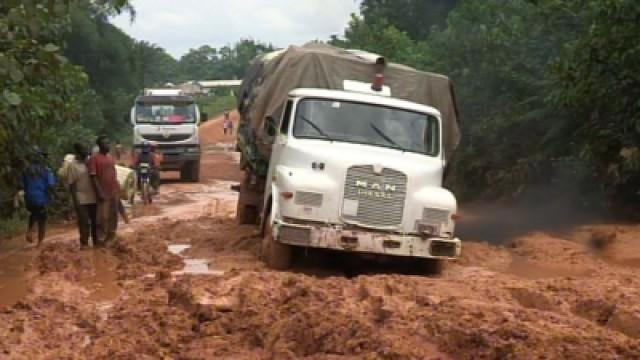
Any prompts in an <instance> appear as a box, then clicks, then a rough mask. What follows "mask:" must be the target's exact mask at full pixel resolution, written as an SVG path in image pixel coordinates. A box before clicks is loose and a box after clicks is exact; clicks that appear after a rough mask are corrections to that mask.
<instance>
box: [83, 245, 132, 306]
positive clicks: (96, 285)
mask: <svg viewBox="0 0 640 360" xmlns="http://www.w3.org/2000/svg"><path fill="white" fill-rule="evenodd" d="M89 259H90V261H91V263H92V265H93V268H94V274H93V275H92V276H90V277H88V278H85V279H82V280H81V281H80V284H81V285H82V286H83V287H85V288H86V289H87V290H89V292H90V294H89V300H92V301H96V302H103V301H104V302H109V301H113V300H115V299H116V298H117V297H118V296H120V294H121V292H122V290H121V289H120V286H118V274H117V272H116V268H117V262H118V260H117V259H116V258H115V257H113V256H112V255H108V254H106V253H103V252H98V251H91V253H90V254H89Z"/></svg>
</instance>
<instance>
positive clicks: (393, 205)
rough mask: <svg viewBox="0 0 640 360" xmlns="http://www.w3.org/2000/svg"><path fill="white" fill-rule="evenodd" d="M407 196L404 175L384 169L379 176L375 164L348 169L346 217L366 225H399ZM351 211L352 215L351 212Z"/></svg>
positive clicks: (344, 213)
mask: <svg viewBox="0 0 640 360" xmlns="http://www.w3.org/2000/svg"><path fill="white" fill-rule="evenodd" d="M406 193H407V176H406V175H405V174H404V173H402V172H399V171H396V170H393V169H389V168H384V169H382V172H381V173H380V175H378V174H376V173H375V171H374V169H373V166H371V165H361V166H352V167H351V168H349V170H347V178H346V182H345V187H344V201H345V205H344V207H343V214H342V217H343V218H344V219H345V221H348V222H353V223H356V224H359V225H364V226H374V227H387V226H396V225H399V224H400V223H401V222H402V215H403V212H404V202H405V197H406ZM347 202H348V203H349V205H347ZM354 204H356V206H354ZM347 208H349V209H350V210H349V212H351V213H347V211H346V209H347ZM354 208H355V209H354Z"/></svg>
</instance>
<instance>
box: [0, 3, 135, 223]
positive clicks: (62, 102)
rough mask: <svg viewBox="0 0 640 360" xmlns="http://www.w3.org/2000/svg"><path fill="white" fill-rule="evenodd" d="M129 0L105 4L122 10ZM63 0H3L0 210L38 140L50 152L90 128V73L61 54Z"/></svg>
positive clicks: (7, 202)
mask: <svg viewBox="0 0 640 360" xmlns="http://www.w3.org/2000/svg"><path fill="white" fill-rule="evenodd" d="M126 4H128V3H126V2H123V1H118V2H114V3H108V4H105V6H106V7H107V8H108V9H110V10H112V11H120V10H121V9H122V8H123V6H125V5H126ZM69 12H70V4H69V2H68V1H64V0H46V1H45V0H40V1H36V0H34V1H28V2H25V1H19V0H5V1H3V2H2V3H1V4H0V39H2V40H0V83H1V84H2V94H0V95H1V96H0V112H1V113H2V114H3V120H2V121H0V213H2V215H6V214H8V213H9V212H11V207H10V199H11V197H12V195H13V193H14V191H15V189H16V188H17V187H18V185H19V184H18V183H19V179H20V177H19V174H20V173H21V172H22V170H23V169H24V166H25V165H26V164H27V163H28V162H29V161H30V160H31V157H32V156H33V155H34V146H35V145H37V146H39V147H41V148H43V149H44V150H46V151H48V152H49V153H51V154H52V155H54V158H55V155H60V152H61V151H62V149H63V146H67V145H68V144H69V143H70V142H72V141H74V140H75V139H76V138H75V137H76V136H78V135H79V134H82V135H86V134H87V132H86V130H84V128H83V127H82V125H81V123H79V121H78V120H79V114H80V109H81V107H82V105H83V104H82V103H83V101H90V100H91V99H90V97H88V96H87V91H88V86H87V85H88V78H87V76H86V74H85V73H84V72H83V71H82V69H81V68H80V67H78V66H75V65H73V64H72V63H71V62H70V61H69V60H68V58H67V57H65V56H64V55H63V53H62V44H63V37H64V35H65V33H66V32H67V31H68V30H69V28H70V21H69V17H68V14H69Z"/></svg>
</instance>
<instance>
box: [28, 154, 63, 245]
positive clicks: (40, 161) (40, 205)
mask: <svg viewBox="0 0 640 360" xmlns="http://www.w3.org/2000/svg"><path fill="white" fill-rule="evenodd" d="M46 159H47V153H45V152H44V151H42V150H40V149H37V150H36V158H35V161H34V162H33V164H31V165H30V166H29V167H27V169H26V170H25V172H24V174H23V175H22V186H23V188H24V200H25V205H26V207H27V211H29V226H28V228H27V234H26V240H27V242H30V243H31V242H33V235H32V232H33V228H34V226H35V224H36V223H37V224H38V244H37V246H40V245H41V244H42V241H44V238H45V233H46V226H47V205H49V203H50V202H51V197H50V194H49V192H50V191H51V189H52V188H53V186H54V185H55V184H56V179H55V177H54V176H53V172H52V171H51V169H49V168H48V167H47V166H46V165H45V162H46Z"/></svg>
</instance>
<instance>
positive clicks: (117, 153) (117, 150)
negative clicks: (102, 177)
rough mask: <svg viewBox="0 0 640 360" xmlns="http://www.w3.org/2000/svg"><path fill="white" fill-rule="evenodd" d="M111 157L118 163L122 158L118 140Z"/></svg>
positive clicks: (120, 145)
mask: <svg viewBox="0 0 640 360" xmlns="http://www.w3.org/2000/svg"><path fill="white" fill-rule="evenodd" d="M113 157H114V158H115V161H116V162H117V163H119V162H120V159H121V158H122V144H120V141H119V140H117V141H116V146H114V149H113Z"/></svg>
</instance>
